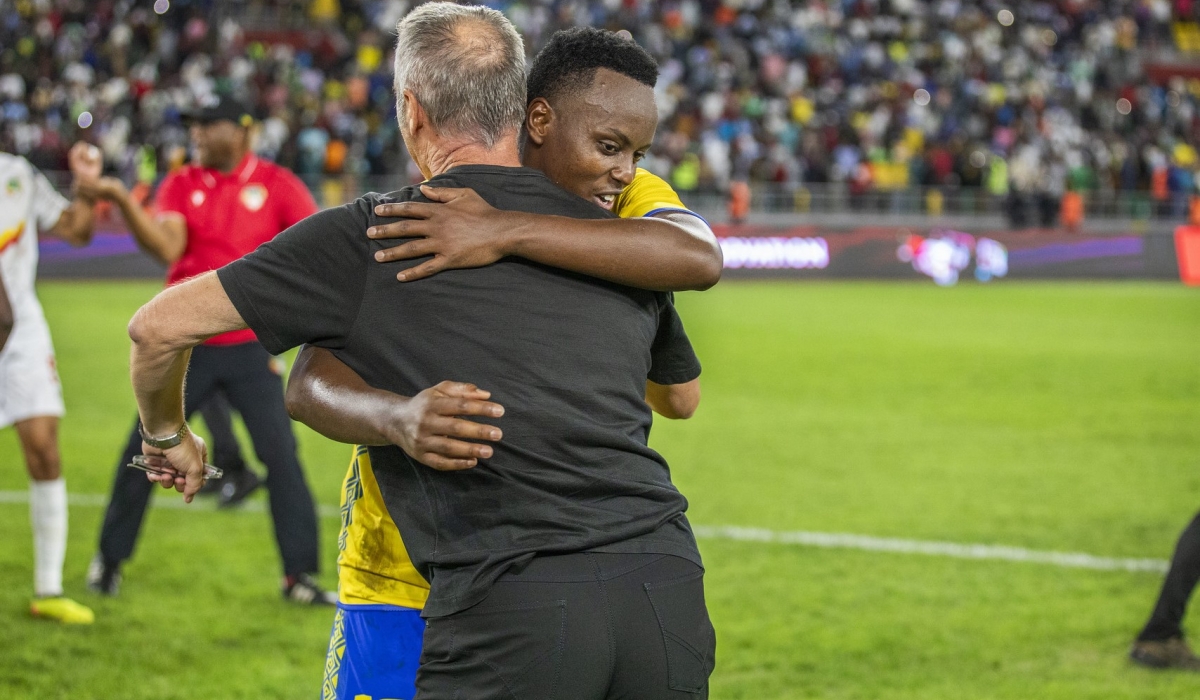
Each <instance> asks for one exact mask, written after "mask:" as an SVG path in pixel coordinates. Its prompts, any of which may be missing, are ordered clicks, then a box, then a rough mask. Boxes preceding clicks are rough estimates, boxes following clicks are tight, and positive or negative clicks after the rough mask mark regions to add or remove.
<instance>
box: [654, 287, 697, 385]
mask: <svg viewBox="0 0 1200 700" xmlns="http://www.w3.org/2000/svg"><path fill="white" fill-rule="evenodd" d="M659 302H660V303H659V310H658V333H657V334H656V335H655V336H654V344H653V345H651V346H650V376H649V377H647V379H649V380H650V381H652V382H654V383H655V384H666V385H670V384H684V383H686V382H690V381H692V380H693V379H695V378H696V377H699V376H700V359H699V358H698V357H696V351H695V350H693V349H692V342H691V341H690V340H688V337H687V332H685V331H684V330H683V319H681V318H679V313H678V312H677V311H676V310H675V297H674V295H673V294H670V293H667V294H663V295H662V297H661V298H660V300H659Z"/></svg>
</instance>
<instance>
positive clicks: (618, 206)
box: [613, 168, 703, 219]
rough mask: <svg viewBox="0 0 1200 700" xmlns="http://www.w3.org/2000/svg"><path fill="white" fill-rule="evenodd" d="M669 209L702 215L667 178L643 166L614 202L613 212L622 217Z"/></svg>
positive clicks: (659, 212)
mask: <svg viewBox="0 0 1200 700" xmlns="http://www.w3.org/2000/svg"><path fill="white" fill-rule="evenodd" d="M668 211H677V212H682V213H685V214H691V215H693V216H696V217H700V215H699V214H697V213H696V212H694V211H692V210H690V209H688V208H687V207H686V206H685V205H684V203H683V202H682V201H681V200H680V199H679V195H678V194H676V193H675V190H674V189H673V188H672V187H671V185H669V184H668V183H667V181H666V180H664V179H662V178H661V177H659V176H657V175H655V174H654V173H652V172H650V171H649V170H644V169H642V168H638V169H637V173H636V174H635V175H634V176H633V182H631V183H629V186H628V187H626V188H625V189H624V190H622V191H621V194H619V195H617V199H616V201H615V202H613V213H614V214H616V215H617V216H619V217H621V218H622V219H633V218H637V217H642V216H654V215H655V214H661V213H663V212H668ZM700 218H703V217H700Z"/></svg>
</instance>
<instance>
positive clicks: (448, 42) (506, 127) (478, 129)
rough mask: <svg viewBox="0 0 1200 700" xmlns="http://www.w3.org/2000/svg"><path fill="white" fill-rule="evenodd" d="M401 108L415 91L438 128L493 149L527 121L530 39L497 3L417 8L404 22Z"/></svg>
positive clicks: (399, 55)
mask: <svg viewBox="0 0 1200 700" xmlns="http://www.w3.org/2000/svg"><path fill="white" fill-rule="evenodd" d="M396 33H397V35H398V36H397V37H396V65H395V68H396V83H395V86H396V103H397V104H396V111H397V114H398V115H400V118H401V119H403V118H404V91H405V90H410V91H412V94H413V96H414V97H416V98H417V101H418V102H419V103H420V104H421V106H422V107H423V108H424V109H425V112H426V114H427V115H428V116H429V121H430V123H431V124H432V126H433V128H434V129H436V130H437V132H438V133H440V134H444V135H449V136H465V137H470V138H472V139H473V140H476V141H480V142H482V143H484V144H486V145H487V146H488V147H489V148H490V147H492V146H494V145H495V144H496V142H497V141H498V140H499V139H500V137H501V136H503V135H504V134H505V133H506V132H510V131H512V130H514V129H518V130H519V129H520V128H521V126H522V124H524V122H525V44H524V42H523V41H521V35H520V34H517V30H516V29H515V28H514V27H513V25H512V23H511V22H509V21H508V19H506V18H505V17H504V15H502V14H500V13H499V12H497V11H496V10H493V9H490V8H487V7H479V6H470V5H456V4H454V3H451V2H431V3H427V4H424V5H421V6H420V7H418V8H416V9H415V10H413V11H412V12H410V13H409V14H408V16H406V17H405V18H404V19H402V20H401V21H400V24H399V25H397V27H396Z"/></svg>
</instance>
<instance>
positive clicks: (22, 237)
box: [0, 153, 70, 323]
mask: <svg viewBox="0 0 1200 700" xmlns="http://www.w3.org/2000/svg"><path fill="white" fill-rule="evenodd" d="M68 206H70V202H68V201H67V200H66V198H65V197H63V196H62V195H61V194H59V193H58V190H55V189H54V186H53V185H51V184H50V181H49V180H47V179H46V176H45V175H43V174H42V173H41V172H40V171H38V169H37V168H35V167H33V165H32V164H31V163H30V162H29V161H27V160H25V159H24V158H22V157H20V156H14V155H11V154H8V153H0V275H3V277H4V287H5V290H6V291H7V292H8V298H9V301H10V302H11V304H12V307H13V316H14V317H15V319H14V320H16V321H17V322H18V323H19V322H20V321H21V320H22V318H23V317H26V318H28V317H31V316H35V317H40V316H41V315H42V308H41V305H40V304H39V303H38V300H37V296H36V295H35V293H34V286H33V285H34V280H35V279H36V278H37V264H38V235H37V234H38V229H42V230H46V229H49V228H52V227H53V226H54V224H56V223H58V219H59V217H60V216H62V213H63V212H64V211H66V209H67V207H68Z"/></svg>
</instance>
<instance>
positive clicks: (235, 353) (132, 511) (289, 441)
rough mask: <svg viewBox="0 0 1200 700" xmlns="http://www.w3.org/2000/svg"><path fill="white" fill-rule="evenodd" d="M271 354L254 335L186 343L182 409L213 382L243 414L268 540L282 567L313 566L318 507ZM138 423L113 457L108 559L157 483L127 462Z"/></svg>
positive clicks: (287, 570) (105, 542) (138, 447)
mask: <svg viewBox="0 0 1200 700" xmlns="http://www.w3.org/2000/svg"><path fill="white" fill-rule="evenodd" d="M270 362H271V355H270V354H269V353H268V352H267V351H266V349H265V348H263V346H262V345H260V344H258V343H243V344H241V345H230V346H223V347H217V346H207V345H202V346H200V347H197V348H196V349H194V350H193V351H192V359H191V363H190V364H189V365H188V375H187V388H186V390H185V392H184V411H185V412H186V415H188V416H189V417H190V416H191V415H192V413H193V412H195V411H196V409H197V407H199V406H200V405H201V404H203V403H205V402H206V401H208V400H209V399H210V398H211V397H212V395H213V393H214V392H215V391H217V390H220V391H222V392H223V393H224V394H225V396H226V397H228V398H229V403H230V404H231V405H232V406H233V408H234V409H235V410H236V411H237V412H238V413H239V414H241V416H242V420H243V421H244V422H245V423H246V429H247V430H248V431H249V432H250V439H251V440H252V441H253V442H254V453H255V454H256V455H257V456H258V458H259V460H261V461H262V463H263V464H265V465H266V467H267V491H268V492H269V494H270V503H271V519H272V521H273V522H274V525H275V541H276V544H278V546H279V554H280V556H281V557H282V559H283V573H284V574H285V575H288V576H291V575H295V574H300V573H315V572H316V571H317V570H318V567H317V513H316V508H315V506H314V505H313V499H312V494H311V493H310V492H309V489H308V483H307V482H306V481H305V480H304V472H303V471H302V470H301V468H300V460H299V458H298V457H297V455H296V438H295V436H294V435H293V434H292V422H291V419H290V418H289V417H288V414H287V409H286V407H285V406H284V403H283V380H282V379H281V378H280V377H279V375H277V374H275V372H273V371H272V370H271V367H270ZM141 452H142V439H141V437H140V436H139V435H138V431H137V423H136V421H135V422H134V427H133V430H132V431H131V432H130V434H129V440H128V444H126V446H125V452H124V454H122V455H121V460H120V461H119V462H118V463H117V475H116V480H115V481H114V482H113V489H112V495H111V497H110V498H109V501H108V510H107V511H106V512H105V513H104V525H103V527H102V529H101V531H100V554H101V556H102V557H104V561H105V562H106V563H108V564H109V565H113V564H119V563H120V562H123V561H125V560H126V559H128V558H129V557H130V556H132V555H133V549H134V545H135V544H136V543H137V537H138V532H139V530H141V527H142V519H143V517H144V516H145V515H146V507H147V506H148V505H149V503H150V493H151V491H152V490H153V489H155V488H159V487H158V486H157V485H156V484H152V483H151V482H150V481H149V480H147V479H146V475H145V474H144V473H143V472H141V471H139V470H137V469H128V468H126V466H125V465H126V464H128V463H129V462H130V461H131V460H132V459H133V456H134V455H136V454H141Z"/></svg>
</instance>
